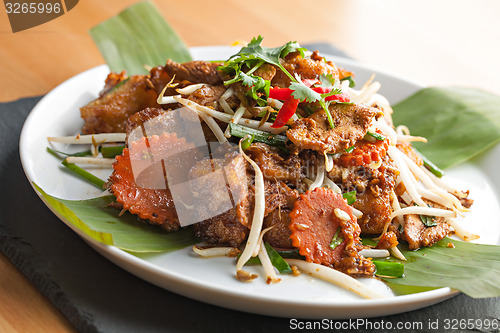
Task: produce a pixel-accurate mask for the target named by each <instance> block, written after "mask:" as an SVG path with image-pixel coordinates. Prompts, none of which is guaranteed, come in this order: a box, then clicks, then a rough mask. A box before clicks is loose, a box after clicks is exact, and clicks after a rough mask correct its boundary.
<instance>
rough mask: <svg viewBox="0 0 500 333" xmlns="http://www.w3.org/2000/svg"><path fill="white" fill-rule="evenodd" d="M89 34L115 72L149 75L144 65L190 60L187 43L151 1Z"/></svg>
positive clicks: (139, 4)
mask: <svg viewBox="0 0 500 333" xmlns="http://www.w3.org/2000/svg"><path fill="white" fill-rule="evenodd" d="M89 33H90V36H91V37H92V39H93V40H94V42H95V43H96V45H97V47H98V48H99V51H100V52H101V54H102V56H103V57H104V59H105V60H106V63H107V64H108V67H109V68H110V70H111V71H113V72H118V73H119V72H121V71H122V70H126V71H127V73H128V74H129V75H135V74H147V73H148V72H149V71H148V70H146V69H145V65H147V66H150V67H154V66H158V65H162V64H164V63H165V61H166V60H167V59H172V60H174V61H177V62H186V61H190V60H191V54H190V53H189V50H188V48H187V47H186V45H185V44H184V42H183V41H182V40H181V39H180V37H179V36H178V35H177V33H176V32H175V30H174V29H172V27H171V26H170V25H169V24H168V23H167V22H166V21H165V19H164V18H163V17H162V16H161V14H160V13H159V11H158V9H157V8H156V6H155V5H153V3H151V2H149V1H145V2H139V3H137V4H135V5H133V6H131V7H129V8H127V9H125V10H124V11H122V12H121V13H120V14H118V15H117V16H115V17H112V18H110V19H108V20H107V21H104V22H102V23H100V24H99V25H97V26H95V27H93V28H92V29H91V30H90V31H89Z"/></svg>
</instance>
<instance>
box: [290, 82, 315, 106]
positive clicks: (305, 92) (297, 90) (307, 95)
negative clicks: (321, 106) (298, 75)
mask: <svg viewBox="0 0 500 333" xmlns="http://www.w3.org/2000/svg"><path fill="white" fill-rule="evenodd" d="M290 89H292V90H293V92H292V96H293V97H294V98H296V99H298V100H299V101H301V102H304V101H305V102H309V103H314V102H317V101H320V100H321V99H322V98H321V95H320V94H319V93H317V92H315V91H314V90H312V89H311V88H309V87H306V86H305V85H304V84H303V83H297V82H292V83H291V84H290Z"/></svg>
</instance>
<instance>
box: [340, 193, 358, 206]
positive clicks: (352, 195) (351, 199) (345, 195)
mask: <svg viewBox="0 0 500 333" xmlns="http://www.w3.org/2000/svg"><path fill="white" fill-rule="evenodd" d="M342 197H343V198H344V199H346V200H347V204H348V205H352V204H353V203H354V202H355V201H356V190H354V191H351V192H346V193H342Z"/></svg>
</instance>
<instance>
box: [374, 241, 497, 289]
mask: <svg viewBox="0 0 500 333" xmlns="http://www.w3.org/2000/svg"><path fill="white" fill-rule="evenodd" d="M450 243H451V244H453V245H454V247H449V245H448V244H450ZM400 246H401V245H400ZM401 252H402V253H403V254H404V256H405V257H406V259H407V261H406V262H404V265H405V274H404V277H402V278H396V279H384V281H386V282H387V283H388V285H389V287H391V288H392V289H393V291H395V292H396V293H399V294H408V293H414V292H421V291H425V290H429V289H432V288H439V287H450V288H453V289H457V290H460V291H461V292H463V293H464V294H467V295H469V296H470V297H474V298H483V297H498V296H500V284H499V283H498V276H499V274H500V246H497V245H485V244H475V243H468V242H462V241H457V240H454V239H451V238H448V237H445V238H444V239H442V240H441V241H439V242H437V243H436V244H434V245H433V246H432V247H427V248H422V249H419V250H418V251H409V250H403V251H401ZM391 260H392V261H396V259H391ZM424 287H425V288H424Z"/></svg>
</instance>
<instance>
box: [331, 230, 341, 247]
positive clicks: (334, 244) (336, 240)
mask: <svg viewBox="0 0 500 333" xmlns="http://www.w3.org/2000/svg"><path fill="white" fill-rule="evenodd" d="M343 241H344V238H342V236H340V227H338V228H337V231H336V232H335V235H333V238H332V241H331V242H330V248H331V249H332V250H333V249H335V248H336V247H337V246H339V245H340V244H342V242H343Z"/></svg>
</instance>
